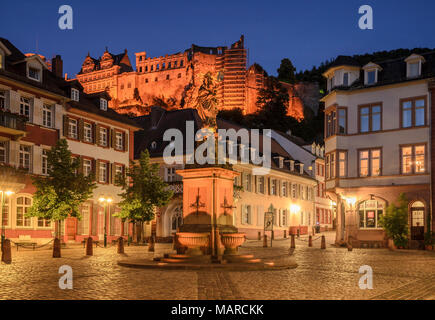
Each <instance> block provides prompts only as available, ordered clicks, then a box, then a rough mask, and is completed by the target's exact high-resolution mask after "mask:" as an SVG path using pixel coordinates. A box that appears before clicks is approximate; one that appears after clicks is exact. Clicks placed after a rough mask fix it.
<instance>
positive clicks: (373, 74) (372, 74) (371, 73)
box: [366, 70, 376, 85]
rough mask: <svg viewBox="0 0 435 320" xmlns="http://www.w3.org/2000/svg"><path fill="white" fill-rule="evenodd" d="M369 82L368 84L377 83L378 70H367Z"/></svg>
mask: <svg viewBox="0 0 435 320" xmlns="http://www.w3.org/2000/svg"><path fill="white" fill-rule="evenodd" d="M366 76H367V82H366V84H369V85H370V84H375V83H376V70H372V71H367V73H366Z"/></svg>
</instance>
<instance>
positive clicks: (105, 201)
mask: <svg viewBox="0 0 435 320" xmlns="http://www.w3.org/2000/svg"><path fill="white" fill-rule="evenodd" d="M98 201H100V203H102V204H103V213H104V248H106V247H107V230H106V225H107V224H106V203H107V204H108V205H109V206H108V209H109V213H110V204H111V203H112V201H113V200H112V198H110V197H109V198H104V197H100V198H99V199H98Z"/></svg>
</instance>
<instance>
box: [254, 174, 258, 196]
mask: <svg viewBox="0 0 435 320" xmlns="http://www.w3.org/2000/svg"><path fill="white" fill-rule="evenodd" d="M257 184H258V177H257V176H254V188H255V189H254V191H255V193H258V185H257Z"/></svg>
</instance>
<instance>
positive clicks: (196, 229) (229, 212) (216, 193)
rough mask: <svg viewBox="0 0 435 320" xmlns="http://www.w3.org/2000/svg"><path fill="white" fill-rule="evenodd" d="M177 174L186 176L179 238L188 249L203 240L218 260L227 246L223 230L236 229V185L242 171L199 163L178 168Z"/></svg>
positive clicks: (201, 246)
mask: <svg viewBox="0 0 435 320" xmlns="http://www.w3.org/2000/svg"><path fill="white" fill-rule="evenodd" d="M177 174H178V175H180V176H182V177H183V225H182V226H181V227H180V232H179V233H177V237H178V241H179V242H180V244H182V245H185V246H187V247H188V248H189V249H194V247H196V248H198V243H201V245H200V246H199V247H200V248H201V249H203V250H204V251H206V253H207V254H211V256H212V260H216V259H217V258H218V257H219V256H221V255H222V254H223V252H224V249H225V248H224V245H223V244H222V241H221V240H220V234H226V233H228V234H230V233H237V228H236V227H235V226H234V224H233V185H234V177H236V176H238V175H239V173H237V172H235V171H232V170H228V169H223V168H219V167H199V168H195V169H185V170H177ZM206 235H208V241H206V239H205V237H206ZM183 242H184V243H185V244H183ZM190 243H191V244H190ZM194 243H195V244H194ZM191 247H192V248H191ZM190 251H192V250H190ZM193 251H194V252H198V251H197V250H193ZM217 260H219V259H217Z"/></svg>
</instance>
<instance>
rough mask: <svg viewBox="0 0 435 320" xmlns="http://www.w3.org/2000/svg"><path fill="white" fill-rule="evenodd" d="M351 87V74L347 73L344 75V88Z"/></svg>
mask: <svg viewBox="0 0 435 320" xmlns="http://www.w3.org/2000/svg"><path fill="white" fill-rule="evenodd" d="M348 85H349V73H348V72H345V73H343V86H348Z"/></svg>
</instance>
